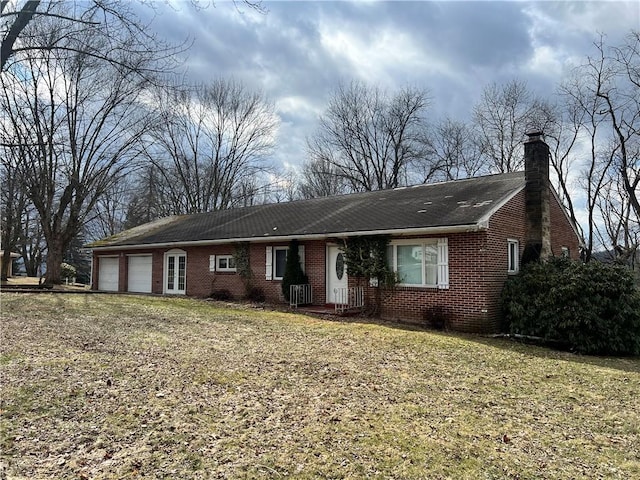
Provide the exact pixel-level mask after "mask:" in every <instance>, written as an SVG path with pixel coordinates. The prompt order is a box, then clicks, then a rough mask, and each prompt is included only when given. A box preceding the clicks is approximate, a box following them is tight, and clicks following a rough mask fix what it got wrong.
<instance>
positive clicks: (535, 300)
mask: <svg viewBox="0 0 640 480" xmlns="http://www.w3.org/2000/svg"><path fill="white" fill-rule="evenodd" d="M502 306H503V313H504V318H505V322H506V324H505V330H506V331H508V332H511V333H517V334H522V335H530V336H535V337H541V338H543V339H545V340H548V341H552V342H560V343H561V344H564V345H566V346H567V347H568V348H569V349H571V350H573V351H575V352H578V353H584V354H590V355H640V292H639V291H638V289H637V288H636V286H635V284H634V278H633V274H632V272H631V271H630V270H629V269H628V268H626V267H623V266H620V265H610V264H603V263H598V262H589V263H586V264H584V263H580V262H575V261H571V260H568V259H551V260H549V261H547V262H535V263H529V264H527V265H526V266H525V267H524V268H523V270H522V271H521V272H520V274H518V275H517V276H515V277H512V278H511V279H509V281H507V283H506V285H505V288H504V290H503V292H502Z"/></svg>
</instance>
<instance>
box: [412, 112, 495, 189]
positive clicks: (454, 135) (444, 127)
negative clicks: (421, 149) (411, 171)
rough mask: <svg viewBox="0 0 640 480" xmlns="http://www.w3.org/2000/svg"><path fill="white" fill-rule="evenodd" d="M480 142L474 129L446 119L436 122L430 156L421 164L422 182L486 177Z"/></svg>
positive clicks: (431, 136)
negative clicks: (422, 168) (422, 167)
mask: <svg viewBox="0 0 640 480" xmlns="http://www.w3.org/2000/svg"><path fill="white" fill-rule="evenodd" d="M479 143H480V142H479V141H478V139H477V138H476V137H475V132H474V131H473V129H472V128H471V127H470V126H469V125H467V124H465V123H463V122H458V121H455V120H452V119H450V118H445V119H444V120H441V121H439V122H437V123H436V124H435V125H434V126H433V128H432V130H431V135H430V139H429V146H430V149H429V155H428V157H427V161H426V162H424V164H421V165H424V170H423V172H422V176H423V178H424V182H425V183H426V182H428V181H430V180H431V179H438V180H458V179H460V178H469V177H474V176H477V175H481V174H484V173H489V169H488V168H487V165H486V164H485V162H483V161H482V155H481V152H480V146H479Z"/></svg>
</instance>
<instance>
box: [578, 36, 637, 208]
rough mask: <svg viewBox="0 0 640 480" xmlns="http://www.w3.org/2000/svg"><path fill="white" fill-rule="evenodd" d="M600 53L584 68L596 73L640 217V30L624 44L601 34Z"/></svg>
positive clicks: (632, 201)
mask: <svg viewBox="0 0 640 480" xmlns="http://www.w3.org/2000/svg"><path fill="white" fill-rule="evenodd" d="M596 51H597V56H596V57H594V58H589V59H588V62H587V64H586V65H585V68H586V69H588V70H591V71H592V72H594V73H597V83H596V84H595V88H596V92H595V93H596V95H597V97H598V98H600V99H602V100H603V101H604V110H603V111H602V113H603V114H605V115H606V116H607V118H608V120H609V123H610V125H611V128H612V129H613V136H614V137H615V141H616V144H617V147H618V148H619V162H618V163H617V167H618V171H619V174H620V179H621V180H622V184H623V186H624V189H625V191H626V195H627V196H628V199H629V202H630V204H631V208H632V209H633V210H634V211H635V215H636V217H640V197H639V196H638V185H639V184H640V160H639V159H638V155H637V153H636V152H635V151H633V148H632V147H633V146H635V145H637V142H638V135H640V31H636V32H632V33H631V34H630V35H629V36H628V38H627V42H626V43H625V44H623V45H622V46H621V47H610V48H607V46H606V45H605V43H604V40H603V38H602V37H601V38H600V40H599V41H598V42H596Z"/></svg>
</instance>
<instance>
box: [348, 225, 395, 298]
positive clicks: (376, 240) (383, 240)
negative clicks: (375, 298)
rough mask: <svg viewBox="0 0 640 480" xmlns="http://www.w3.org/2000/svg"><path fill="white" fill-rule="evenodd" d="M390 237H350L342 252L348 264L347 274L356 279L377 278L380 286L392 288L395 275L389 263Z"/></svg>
mask: <svg viewBox="0 0 640 480" xmlns="http://www.w3.org/2000/svg"><path fill="white" fill-rule="evenodd" d="M390 240H391V237H389V236H388V235H368V236H361V237H350V238H348V239H346V240H345V241H344V243H343V246H342V247H341V248H342V251H343V252H344V255H345V260H346V263H347V274H348V275H349V276H352V277H355V278H366V279H371V278H376V279H378V285H381V286H391V285H394V284H395V283H396V282H395V274H394V272H393V271H392V270H391V268H390V267H389V265H388V263H387V247H388V246H389V241H390Z"/></svg>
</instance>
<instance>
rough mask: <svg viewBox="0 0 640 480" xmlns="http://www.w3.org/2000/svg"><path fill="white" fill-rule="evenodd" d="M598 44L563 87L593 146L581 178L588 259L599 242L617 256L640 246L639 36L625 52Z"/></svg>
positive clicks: (634, 36)
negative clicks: (639, 230) (639, 226)
mask: <svg viewBox="0 0 640 480" xmlns="http://www.w3.org/2000/svg"><path fill="white" fill-rule="evenodd" d="M594 45H595V54H594V55H592V56H589V57H587V60H586V62H585V63H584V64H583V65H581V66H579V67H577V68H576V69H575V70H574V71H573V73H572V75H571V77H570V78H569V79H568V80H567V81H565V83H564V84H563V86H562V88H561V92H562V93H563V96H564V97H565V100H566V103H567V104H568V105H569V109H568V110H569V111H570V112H572V115H573V119H574V122H575V123H579V135H581V136H583V137H586V138H587V139H588V140H587V141H588V145H589V147H590V149H589V157H588V159H587V161H586V167H585V169H584V173H583V175H582V185H583V187H584V188H585V193H586V197H587V202H586V203H587V205H586V206H587V214H588V220H587V232H586V234H585V237H586V238H585V240H586V246H587V252H586V259H587V260H588V259H589V258H590V257H591V252H592V250H593V248H594V246H595V243H594V242H595V240H597V239H598V238H599V239H600V241H601V242H602V243H603V245H604V246H606V247H607V248H611V249H612V251H615V252H617V253H618V255H621V256H626V255H627V254H626V253H625V252H629V251H632V252H635V251H636V250H637V244H635V245H634V244H632V243H629V242H630V241H631V240H632V239H633V238H635V234H634V229H635V224H636V223H637V221H638V218H639V217H640V206H639V204H638V185H640V155H639V154H638V151H639V147H638V144H639V142H640V137H639V132H640V37H639V35H638V32H632V33H631V34H630V35H629V36H628V38H627V41H626V42H625V43H624V44H623V45H622V46H621V47H609V46H607V45H606V44H605V42H604V38H603V37H600V38H599V39H598V41H596V42H595V43H594ZM616 183H618V184H616ZM600 216H601V217H602V218H599V217H600ZM607 235H608V237H609V238H606V236H607Z"/></svg>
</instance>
